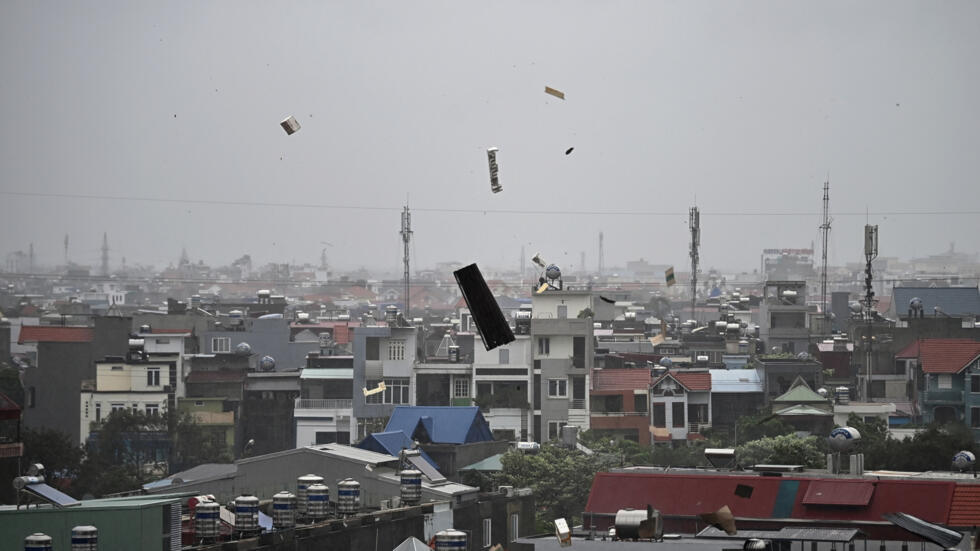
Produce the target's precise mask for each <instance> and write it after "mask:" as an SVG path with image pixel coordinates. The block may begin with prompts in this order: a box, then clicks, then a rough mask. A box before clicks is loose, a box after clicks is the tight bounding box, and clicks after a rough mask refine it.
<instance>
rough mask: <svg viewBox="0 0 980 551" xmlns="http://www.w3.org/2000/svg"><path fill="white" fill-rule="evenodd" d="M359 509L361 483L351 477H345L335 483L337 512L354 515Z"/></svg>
mask: <svg viewBox="0 0 980 551" xmlns="http://www.w3.org/2000/svg"><path fill="white" fill-rule="evenodd" d="M360 509H361V483H360V482H358V481H356V480H354V479H353V478H345V479H344V480H341V481H340V482H339V483H337V512H338V513H340V514H341V515H356V514H357V512H358V511H360Z"/></svg>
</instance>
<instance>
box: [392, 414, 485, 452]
mask: <svg viewBox="0 0 980 551" xmlns="http://www.w3.org/2000/svg"><path fill="white" fill-rule="evenodd" d="M399 430H400V431H403V432H404V433H405V434H407V435H408V436H409V437H410V438H413V439H415V440H421V441H429V442H432V443H434V444H469V443H471V442H488V441H492V440H493V433H492V432H490V424H489V423H487V420H486V419H484V418H483V414H482V413H480V408H479V407H476V406H468V407H452V406H396V407H395V410H394V411H392V412H391V418H390V419H389V420H388V426H387V427H385V432H392V431H399Z"/></svg>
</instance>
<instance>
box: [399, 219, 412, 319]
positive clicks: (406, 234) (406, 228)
mask: <svg viewBox="0 0 980 551" xmlns="http://www.w3.org/2000/svg"><path fill="white" fill-rule="evenodd" d="M400 233H401V235H402V243H404V245H405V255H404V262H405V319H411V316H410V313H409V312H410V304H409V303H410V302H411V295H409V291H410V285H409V270H408V246H409V243H410V242H411V241H412V214H411V213H410V212H409V211H408V204H407V201H406V204H405V209H404V210H402V229H401V232H400Z"/></svg>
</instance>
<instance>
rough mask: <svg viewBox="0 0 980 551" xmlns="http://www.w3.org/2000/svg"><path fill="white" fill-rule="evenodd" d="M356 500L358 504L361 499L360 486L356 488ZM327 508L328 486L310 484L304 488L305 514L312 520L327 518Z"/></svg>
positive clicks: (328, 502) (328, 507) (328, 503)
mask: <svg viewBox="0 0 980 551" xmlns="http://www.w3.org/2000/svg"><path fill="white" fill-rule="evenodd" d="M358 486H360V485H358ZM357 500H358V504H359V503H360V500H361V497H360V488H358V496H357ZM329 509H330V488H328V487H327V486H326V485H325V484H310V485H309V486H308V487H307V488H306V516H308V517H310V518H311V519H312V520H314V521H317V520H323V519H325V518H327V514H328V513H329ZM355 512H357V511H355Z"/></svg>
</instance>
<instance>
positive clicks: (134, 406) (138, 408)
mask: <svg viewBox="0 0 980 551" xmlns="http://www.w3.org/2000/svg"><path fill="white" fill-rule="evenodd" d="M132 409H133V415H136V414H137V413H139V412H140V405H139V404H133V408H132Z"/></svg>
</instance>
